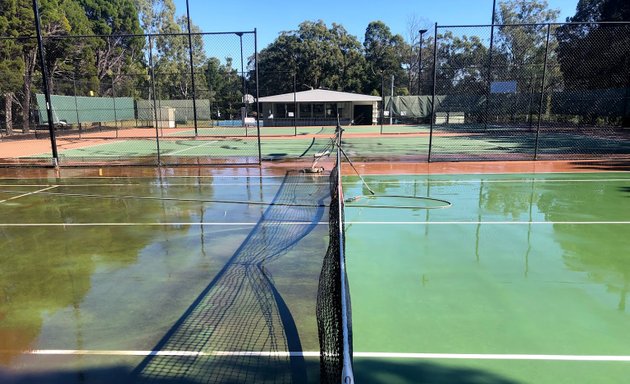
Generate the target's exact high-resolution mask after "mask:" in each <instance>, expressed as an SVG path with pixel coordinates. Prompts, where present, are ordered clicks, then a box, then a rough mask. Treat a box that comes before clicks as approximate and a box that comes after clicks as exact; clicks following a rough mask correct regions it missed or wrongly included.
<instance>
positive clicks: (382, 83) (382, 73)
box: [381, 70, 385, 135]
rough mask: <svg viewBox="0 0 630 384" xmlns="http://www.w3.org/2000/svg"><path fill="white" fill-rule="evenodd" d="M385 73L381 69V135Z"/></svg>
mask: <svg viewBox="0 0 630 384" xmlns="http://www.w3.org/2000/svg"><path fill="white" fill-rule="evenodd" d="M384 76H385V74H384V72H383V71H382V70H381V135H382V134H383V120H385V78H384Z"/></svg>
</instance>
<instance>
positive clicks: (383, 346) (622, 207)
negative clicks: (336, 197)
mask: <svg viewBox="0 0 630 384" xmlns="http://www.w3.org/2000/svg"><path fill="white" fill-rule="evenodd" d="M346 180H347V182H346V183H345V186H344V188H345V190H344V193H345V195H346V197H351V196H354V195H357V194H363V193H365V191H362V188H361V184H360V183H359V181H358V180H357V179H356V178H350V177H349V178H347V179H346ZM367 182H368V183H369V184H371V185H372V187H375V189H376V191H377V193H381V194H403V195H408V194H412V195H418V196H421V195H422V196H427V195H428V196H431V197H435V198H440V199H447V200H449V201H450V202H451V203H452V204H453V205H452V207H450V208H448V209H440V210H428V211H427V210H416V211H413V210H395V209H388V210H384V209H369V208H352V204H351V203H350V204H347V205H346V227H347V232H346V236H347V245H346V247H347V248H346V252H347V254H346V257H347V260H348V275H349V280H350V288H351V297H352V312H353V313H352V315H353V334H354V353H355V359H354V362H355V374H356V382H357V383H620V382H625V381H627V378H628V377H630V349H629V347H628V346H629V345H630V333H629V332H628V326H629V325H630V311H629V309H628V307H627V306H628V300H629V299H628V297H627V296H628V292H629V291H630V258H629V257H628V249H630V239H629V238H628V236H627V234H628V225H629V224H630V221H629V219H630V208H629V207H630V205H628V199H630V189H629V188H630V175H628V174H627V173H609V174H549V175H540V174H539V175H449V176H432V177H426V176H384V177H369V178H367Z"/></svg>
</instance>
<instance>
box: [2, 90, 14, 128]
mask: <svg viewBox="0 0 630 384" xmlns="http://www.w3.org/2000/svg"><path fill="white" fill-rule="evenodd" d="M4 126H5V127H6V129H7V135H12V134H13V92H7V93H5V94H4Z"/></svg>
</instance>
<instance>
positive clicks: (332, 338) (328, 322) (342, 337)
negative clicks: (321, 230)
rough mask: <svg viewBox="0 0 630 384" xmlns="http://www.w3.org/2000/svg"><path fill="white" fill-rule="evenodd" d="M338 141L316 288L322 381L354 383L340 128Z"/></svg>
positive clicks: (331, 176)
mask: <svg viewBox="0 0 630 384" xmlns="http://www.w3.org/2000/svg"><path fill="white" fill-rule="evenodd" d="M336 141H337V159H336V164H335V167H334V168H333V170H332V172H331V174H330V195H331V202H330V209H329V235H330V240H329V244H328V250H327V251H326V256H325V257H324V262H323V265H322V271H321V274H320V277H319V288H318V292H317V327H318V333H319V346H320V382H321V383H336V384H339V383H344V384H352V383H354V376H353V373H352V320H351V319H352V313H351V309H350V295H349V289H348V278H347V275H346V260H345V234H344V228H343V227H344V212H343V208H344V203H343V191H342V188H341V149H340V144H341V129H340V128H338V132H337V140H336Z"/></svg>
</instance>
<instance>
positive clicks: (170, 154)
mask: <svg viewBox="0 0 630 384" xmlns="http://www.w3.org/2000/svg"><path fill="white" fill-rule="evenodd" d="M217 142H218V140H212V141H208V142H205V143H203V144H199V145H195V146H194V147H189V148H184V149H180V150H177V151H173V152H169V153H165V154H163V155H162V156H172V155H175V154H177V153H182V152H186V151H189V150H191V149H196V148H201V147H203V146H206V145H210V144H214V143H217Z"/></svg>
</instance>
